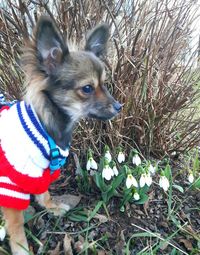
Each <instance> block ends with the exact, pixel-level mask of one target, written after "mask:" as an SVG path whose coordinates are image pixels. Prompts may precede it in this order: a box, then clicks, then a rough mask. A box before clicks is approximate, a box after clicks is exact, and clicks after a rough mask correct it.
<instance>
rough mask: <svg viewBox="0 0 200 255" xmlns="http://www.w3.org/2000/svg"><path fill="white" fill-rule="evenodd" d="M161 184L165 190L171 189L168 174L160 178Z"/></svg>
mask: <svg viewBox="0 0 200 255" xmlns="http://www.w3.org/2000/svg"><path fill="white" fill-rule="evenodd" d="M159 186H160V187H161V188H163V189H164V191H167V190H168V189H169V180H168V179H167V177H166V176H163V175H162V176H161V177H160V180H159Z"/></svg>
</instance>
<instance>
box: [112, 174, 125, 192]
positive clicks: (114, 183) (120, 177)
mask: <svg viewBox="0 0 200 255" xmlns="http://www.w3.org/2000/svg"><path fill="white" fill-rule="evenodd" d="M123 179H124V175H123V174H119V175H118V176H117V177H114V179H113V181H112V188H113V189H116V188H117V187H118V186H119V185H120V184H121V182H122V181H123Z"/></svg>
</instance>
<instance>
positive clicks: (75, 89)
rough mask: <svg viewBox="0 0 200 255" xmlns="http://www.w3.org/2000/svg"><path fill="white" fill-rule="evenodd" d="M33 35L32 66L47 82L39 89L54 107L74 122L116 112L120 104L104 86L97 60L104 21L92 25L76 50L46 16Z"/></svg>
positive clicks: (104, 34)
mask: <svg viewBox="0 0 200 255" xmlns="http://www.w3.org/2000/svg"><path fill="white" fill-rule="evenodd" d="M34 37H35V38H34V47H33V49H32V51H35V52H34V55H35V56H36V63H35V66H34V69H35V71H36V72H37V73H38V74H39V76H40V77H41V76H42V77H43V78H44V80H45V81H46V82H45V86H44V87H42V86H41V85H40V92H42V93H43V94H44V95H45V96H46V97H47V98H48V100H49V101H50V102H51V103H52V104H53V105H54V106H55V107H57V108H58V109H59V110H60V111H61V112H62V113H63V114H67V115H68V116H70V118H71V119H72V120H74V121H77V120H78V119H80V118H82V117H92V118H96V119H101V120H108V119H111V118H112V117H114V116H115V115H117V113H118V112H119V111H120V110H121V105H120V104H119V103H118V102H117V101H115V99H114V98H113V97H112V96H111V95H110V93H109V92H108V90H107V89H106V88H105V87H104V80H105V70H104V69H105V68H104V64H103V63H102V61H101V60H100V58H101V56H102V55H103V54H105V52H106V48H107V41H108V38H109V29H108V26H107V25H106V24H102V25H99V26H97V27H95V28H94V29H93V30H92V31H91V32H90V33H89V34H88V36H87V39H86V44H85V46H84V48H83V50H78V51H70V50H69V48H68V45H67V44H66V42H65V40H64V39H63V37H62V35H61V33H60V31H59V30H58V28H57V27H56V25H55V24H54V23H53V22H52V21H51V20H50V18H48V17H41V18H40V20H39V22H38V24H37V27H36V30H35V35H34ZM27 61H30V60H27ZM30 82H31V81H30ZM36 96H37V95H36Z"/></svg>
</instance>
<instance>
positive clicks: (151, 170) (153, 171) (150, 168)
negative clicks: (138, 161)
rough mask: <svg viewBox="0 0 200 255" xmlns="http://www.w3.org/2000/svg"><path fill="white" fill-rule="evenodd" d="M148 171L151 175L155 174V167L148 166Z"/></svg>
mask: <svg viewBox="0 0 200 255" xmlns="http://www.w3.org/2000/svg"><path fill="white" fill-rule="evenodd" d="M148 171H149V172H150V173H151V174H155V172H156V167H155V166H152V164H150V165H149V167H148Z"/></svg>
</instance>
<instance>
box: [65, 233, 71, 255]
mask: <svg viewBox="0 0 200 255" xmlns="http://www.w3.org/2000/svg"><path fill="white" fill-rule="evenodd" d="M71 243H72V238H71V236H70V235H68V234H65V237H64V241H63V248H64V254H65V255H73V251H72V245H71Z"/></svg>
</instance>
